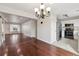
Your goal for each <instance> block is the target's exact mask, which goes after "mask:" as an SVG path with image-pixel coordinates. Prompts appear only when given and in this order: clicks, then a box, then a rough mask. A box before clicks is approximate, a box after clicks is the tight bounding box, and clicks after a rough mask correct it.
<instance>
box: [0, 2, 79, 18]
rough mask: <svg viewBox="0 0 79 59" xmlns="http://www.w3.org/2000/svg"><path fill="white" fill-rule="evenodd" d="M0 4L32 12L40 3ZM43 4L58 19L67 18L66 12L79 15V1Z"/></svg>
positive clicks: (71, 15) (69, 15)
mask: <svg viewBox="0 0 79 59" xmlns="http://www.w3.org/2000/svg"><path fill="white" fill-rule="evenodd" d="M1 5H2V6H5V7H9V8H13V9H17V10H21V11H24V12H29V13H34V8H39V6H40V3H0V6H1ZM45 5H46V6H47V7H48V6H49V7H51V12H52V14H55V15H57V16H58V18H59V19H64V18H67V17H66V16H64V15H65V14H67V15H68V17H73V16H79V3H54V4H48V3H45Z"/></svg>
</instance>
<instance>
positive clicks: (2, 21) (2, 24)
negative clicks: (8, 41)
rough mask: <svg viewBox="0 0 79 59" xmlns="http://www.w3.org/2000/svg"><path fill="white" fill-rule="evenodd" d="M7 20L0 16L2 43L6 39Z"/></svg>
mask: <svg viewBox="0 0 79 59" xmlns="http://www.w3.org/2000/svg"><path fill="white" fill-rule="evenodd" d="M4 25H5V21H4V20H3V19H2V17H0V45H1V44H2V43H3V41H4V40H5V31H4Z"/></svg>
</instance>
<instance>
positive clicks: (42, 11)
mask: <svg viewBox="0 0 79 59" xmlns="http://www.w3.org/2000/svg"><path fill="white" fill-rule="evenodd" d="M34 10H35V16H36V17H38V18H42V19H44V18H45V17H48V16H50V11H51V8H50V7H47V8H46V7H45V5H44V4H43V3H41V5H40V8H39V9H38V8H35V9H34Z"/></svg>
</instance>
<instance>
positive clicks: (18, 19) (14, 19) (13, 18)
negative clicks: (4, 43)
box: [0, 12, 32, 24]
mask: <svg viewBox="0 0 79 59" xmlns="http://www.w3.org/2000/svg"><path fill="white" fill-rule="evenodd" d="M0 14H1V15H2V17H3V18H4V19H5V20H6V22H7V23H10V24H22V23H25V22H27V21H30V20H32V19H31V18H28V17H22V16H17V15H13V14H7V13H3V12H0Z"/></svg>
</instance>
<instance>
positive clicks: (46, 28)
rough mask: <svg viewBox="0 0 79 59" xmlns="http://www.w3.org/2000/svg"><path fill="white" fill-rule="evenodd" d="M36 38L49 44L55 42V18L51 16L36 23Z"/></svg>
mask: <svg viewBox="0 0 79 59" xmlns="http://www.w3.org/2000/svg"><path fill="white" fill-rule="evenodd" d="M41 21H42V22H43V24H41ZM37 38H38V39H39V40H42V41H45V42H47V43H49V44H51V43H53V42H54V41H56V16H54V15H52V16H50V17H49V18H47V19H39V20H38V21H37Z"/></svg>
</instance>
